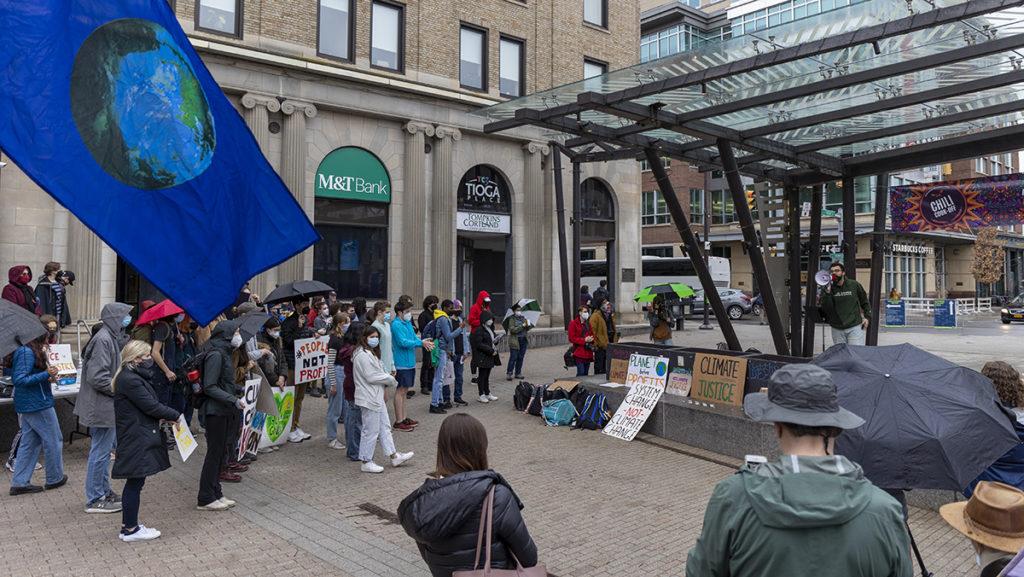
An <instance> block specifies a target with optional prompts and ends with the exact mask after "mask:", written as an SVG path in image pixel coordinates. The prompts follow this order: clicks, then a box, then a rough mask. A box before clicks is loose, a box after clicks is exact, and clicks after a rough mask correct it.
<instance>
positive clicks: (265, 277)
mask: <svg viewBox="0 0 1024 577" xmlns="http://www.w3.org/2000/svg"><path fill="white" fill-rule="evenodd" d="M280 110H281V103H280V102H278V101H277V98H275V97H273V96H267V95H264V94H253V93H251V92H250V93H248V94H246V95H244V96H242V111H243V114H242V115H243V117H244V118H245V124H246V125H247V126H248V127H249V130H250V131H252V135H253V136H254V137H255V138H256V143H257V144H259V146H260V151H262V152H263V156H266V155H267V153H268V152H269V150H270V113H271V112H278V111H280ZM276 286H277V268H276V267H274V268H271V269H270V270H267V271H264V272H263V273H260V274H258V275H256V278H254V279H252V284H251V286H250V288H251V289H252V292H254V293H255V294H257V295H258V296H260V297H261V298H262V297H265V296H267V294H268V293H270V291H272V290H274V287H276Z"/></svg>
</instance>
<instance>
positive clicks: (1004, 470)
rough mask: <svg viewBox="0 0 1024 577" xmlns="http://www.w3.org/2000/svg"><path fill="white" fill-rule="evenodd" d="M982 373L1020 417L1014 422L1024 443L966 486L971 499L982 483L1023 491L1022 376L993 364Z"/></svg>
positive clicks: (1007, 364)
mask: <svg viewBox="0 0 1024 577" xmlns="http://www.w3.org/2000/svg"><path fill="white" fill-rule="evenodd" d="M981 374H983V375H985V376H986V377H988V378H989V379H991V381H992V384H993V385H995V388H996V393H997V394H998V395H999V402H1001V403H1002V404H1003V406H1004V407H1006V408H1007V409H1009V410H1010V411H1012V412H1013V413H1014V414H1015V415H1016V416H1017V418H1016V419H1015V420H1014V421H1013V430H1014V431H1015V432H1016V433H1017V438H1018V439H1020V441H1021V442H1020V443H1018V444H1017V446H1016V447H1014V448H1012V449H1010V450H1009V451H1007V452H1006V454H1005V455H1003V456H1002V457H999V459H998V460H997V461H996V462H995V463H992V464H991V465H989V466H988V468H987V469H985V470H984V471H982V472H981V474H980V475H978V478H977V479H975V480H973V481H971V482H970V484H969V485H967V487H966V488H965V489H964V495H966V496H967V497H968V498H970V496H971V494H972V493H974V488H975V487H976V486H977V485H978V482H980V481H998V482H1000V483H1004V484H1006V485H1010V486H1011V487H1017V488H1018V489H1021V490H1024V424H1022V423H1021V422H1020V419H1021V418H1024V417H1022V416H1021V414H1022V413H1024V409H1022V408H1021V407H1022V406H1024V386H1022V384H1021V380H1020V373H1019V372H1017V369H1015V368H1013V366H1011V365H1010V364H1009V363H1004V362H1003V361H990V362H987V363H985V366H983V367H982V368H981Z"/></svg>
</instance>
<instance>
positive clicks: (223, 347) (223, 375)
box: [199, 321, 238, 417]
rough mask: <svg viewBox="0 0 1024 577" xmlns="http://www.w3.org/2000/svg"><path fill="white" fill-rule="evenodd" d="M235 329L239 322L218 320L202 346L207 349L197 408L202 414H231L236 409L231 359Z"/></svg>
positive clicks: (235, 387)
mask: <svg viewBox="0 0 1024 577" xmlns="http://www.w3.org/2000/svg"><path fill="white" fill-rule="evenodd" d="M237 329H238V321H221V322H220V323H218V324H217V326H216V327H214V329H213V333H212V334H211V335H210V340H209V341H207V342H206V344H205V345H204V348H208V349H210V354H208V355H207V356H206V362H205V364H204V365H203V394H204V395H205V397H206V400H205V401H203V404H202V406H201V407H200V408H199V410H200V411H201V412H202V414H203V416H204V417H207V416H210V415H216V416H222V417H224V416H230V415H233V414H235V412H237V411H238V408H237V407H236V406H235V403H236V402H237V401H238V394H237V390H236V389H237V388H238V387H237V386H236V385H235V366H234V363H232V362H231V357H232V355H231V352H232V348H231V337H232V336H234V334H235V331H236V330H237Z"/></svg>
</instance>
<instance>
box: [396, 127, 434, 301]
mask: <svg viewBox="0 0 1024 577" xmlns="http://www.w3.org/2000/svg"><path fill="white" fill-rule="evenodd" d="M402 128H403V129H404V130H405V132H406V137H405V153H404V156H405V167H404V169H403V182H402V184H403V188H404V190H403V191H402V203H403V205H402V206H403V215H402V216H403V219H402V223H403V227H402V228H403V229H404V230H403V232H402V234H403V237H404V239H405V242H404V249H403V250H402V291H403V292H405V294H408V295H411V296H412V297H413V299H416V300H415V302H420V300H422V298H423V297H424V296H426V292H425V291H426V286H425V285H424V276H423V268H424V267H425V266H426V260H425V257H426V238H425V235H426V229H427V219H426V215H427V204H428V203H427V166H426V162H427V161H426V151H425V148H426V138H427V137H428V136H434V127H433V125H430V124H426V123H422V122H407V123H406V124H405V126H403V127H402Z"/></svg>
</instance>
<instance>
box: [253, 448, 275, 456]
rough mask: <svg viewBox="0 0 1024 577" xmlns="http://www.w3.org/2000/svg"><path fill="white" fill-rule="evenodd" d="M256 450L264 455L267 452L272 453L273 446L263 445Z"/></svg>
mask: <svg viewBox="0 0 1024 577" xmlns="http://www.w3.org/2000/svg"><path fill="white" fill-rule="evenodd" d="M256 452H257V453H259V454H261V455H265V454H267V453H273V452H274V447H263V448H262V449H256Z"/></svg>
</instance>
